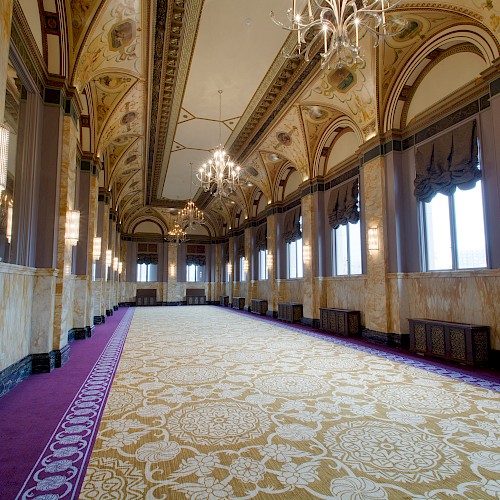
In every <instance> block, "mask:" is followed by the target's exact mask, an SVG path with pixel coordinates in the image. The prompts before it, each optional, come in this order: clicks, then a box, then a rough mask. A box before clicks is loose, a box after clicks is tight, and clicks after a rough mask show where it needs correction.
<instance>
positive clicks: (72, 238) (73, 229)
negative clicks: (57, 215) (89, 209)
mask: <svg viewBox="0 0 500 500" xmlns="http://www.w3.org/2000/svg"><path fill="white" fill-rule="evenodd" d="M65 229H66V231H65V233H66V243H68V244H69V245H71V246H72V247H74V246H75V245H76V244H77V243H78V238H79V236H80V212H79V211H78V210H68V212H67V213H66V228H65Z"/></svg>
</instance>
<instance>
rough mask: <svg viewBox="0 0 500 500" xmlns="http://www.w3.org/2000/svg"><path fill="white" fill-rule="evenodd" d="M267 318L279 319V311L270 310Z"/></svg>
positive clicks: (267, 312)
mask: <svg viewBox="0 0 500 500" xmlns="http://www.w3.org/2000/svg"><path fill="white" fill-rule="evenodd" d="M266 316H267V317H269V318H277V317H278V311H271V310H270V309H269V310H267V311H266Z"/></svg>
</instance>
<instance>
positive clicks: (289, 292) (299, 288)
mask: <svg viewBox="0 0 500 500" xmlns="http://www.w3.org/2000/svg"><path fill="white" fill-rule="evenodd" d="M304 290H305V287H304V280H302V279H296V280H295V279H294V280H276V296H277V303H278V302H299V303H300V304H302V303H303V301H304Z"/></svg>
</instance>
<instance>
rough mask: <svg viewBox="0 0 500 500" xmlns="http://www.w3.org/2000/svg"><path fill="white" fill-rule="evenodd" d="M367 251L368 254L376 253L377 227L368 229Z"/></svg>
mask: <svg viewBox="0 0 500 500" xmlns="http://www.w3.org/2000/svg"><path fill="white" fill-rule="evenodd" d="M368 250H369V251H370V252H373V251H378V227H371V228H369V229H368Z"/></svg>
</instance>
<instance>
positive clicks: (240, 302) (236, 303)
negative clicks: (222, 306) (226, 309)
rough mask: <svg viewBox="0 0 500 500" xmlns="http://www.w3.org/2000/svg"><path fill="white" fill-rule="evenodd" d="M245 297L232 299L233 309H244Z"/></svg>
mask: <svg viewBox="0 0 500 500" xmlns="http://www.w3.org/2000/svg"><path fill="white" fill-rule="evenodd" d="M244 308H245V297H233V309H240V310H242V309H244Z"/></svg>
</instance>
